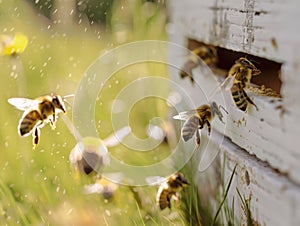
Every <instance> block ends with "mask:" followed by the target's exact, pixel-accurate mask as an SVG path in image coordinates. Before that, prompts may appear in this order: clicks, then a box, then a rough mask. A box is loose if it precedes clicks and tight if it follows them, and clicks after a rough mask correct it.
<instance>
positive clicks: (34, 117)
mask: <svg viewBox="0 0 300 226" xmlns="http://www.w3.org/2000/svg"><path fill="white" fill-rule="evenodd" d="M41 120H42V119H41V115H40V113H39V112H38V111H37V110H31V111H29V112H25V113H24V115H23V117H22V118H21V120H20V123H19V134H20V135H21V136H25V135H27V134H29V133H30V132H31V131H32V130H33V128H34V127H35V126H36V125H37V123H38V122H39V121H41Z"/></svg>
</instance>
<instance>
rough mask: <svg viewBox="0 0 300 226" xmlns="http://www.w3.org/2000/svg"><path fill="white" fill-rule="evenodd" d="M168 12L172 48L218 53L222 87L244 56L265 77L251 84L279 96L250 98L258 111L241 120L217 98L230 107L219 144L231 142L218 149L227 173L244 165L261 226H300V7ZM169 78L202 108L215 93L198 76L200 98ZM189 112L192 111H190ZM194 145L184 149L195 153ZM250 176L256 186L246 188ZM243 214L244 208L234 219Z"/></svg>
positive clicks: (203, 6)
mask: <svg viewBox="0 0 300 226" xmlns="http://www.w3.org/2000/svg"><path fill="white" fill-rule="evenodd" d="M167 6H168V12H169V16H170V22H169V24H168V25H167V31H168V34H169V41H171V42H175V43H177V44H179V45H180V46H185V47H186V48H189V49H193V48H195V47H198V46H201V45H212V46H214V47H215V48H216V49H217V53H218V58H219V62H218V65H217V67H218V68H217V70H212V71H213V73H214V74H215V76H216V78H217V80H218V81H220V82H221V81H222V78H223V79H224V77H222V76H224V73H225V75H226V74H227V71H228V70H229V68H230V67H231V65H233V63H234V61H235V60H236V59H237V58H239V57H242V56H246V57H247V58H248V59H251V60H254V64H256V66H257V67H258V68H260V69H261V72H262V73H261V74H260V75H259V76H257V77H255V78H253V79H252V82H253V83H254V84H256V85H258V86H261V85H264V86H265V87H267V88H272V90H274V91H275V93H277V94H279V95H280V97H274V96H270V95H267V94H265V93H263V92H262V93H258V92H254V91H253V90H247V93H248V95H249V97H250V98H251V99H252V100H253V101H254V103H255V104H256V105H257V107H258V111H257V110H255V108H253V107H250V108H248V110H247V111H246V112H242V111H240V110H238V109H237V108H236V106H235V105H234V102H233V100H232V97H231V94H230V93H227V94H225V95H223V96H221V94H217V95H216V96H215V99H216V100H217V101H220V102H221V103H223V104H225V105H226V110H227V111H228V115H227V116H226V117H227V120H226V125H225V127H224V125H222V124H221V123H214V124H213V128H214V129H215V131H218V132H219V133H220V135H221V138H222V134H224V135H225V136H226V138H225V140H224V142H222V144H221V145H220V147H219V145H217V146H216V147H215V148H217V149H220V150H221V153H226V155H227V156H228V163H227V164H226V170H228V172H230V170H232V168H233V166H234V165H235V164H238V167H237V171H236V179H235V186H236V187H237V188H238V189H239V190H240V191H241V193H242V194H244V195H245V196H250V194H251V196H252V200H255V201H253V203H252V204H251V211H252V212H253V216H254V218H255V220H256V221H257V222H258V223H259V224H260V225H283V224H284V225H300V216H299V214H297V213H300V176H299V175H300V148H299V144H300V141H299V135H300V126H299V116H300V101H299V98H300V92H299V88H298V87H300V51H299V49H300V30H299V25H298V21H299V18H300V3H299V2H298V1H296V0H291V1H289V2H285V1H281V0H275V1H268V0H263V1H255V0H244V1H237V0H222V1H219V0H216V1H209V0H201V1H197V0H189V1H180V0H172V1H169V2H168V5H167ZM169 54H170V55H169V57H170V58H174V55H176V54H177V53H175V52H172V50H170V53H169ZM173 62H174V60H173ZM183 63H184V57H181V59H179V57H178V61H177V65H179V66H178V67H180V65H183ZM170 74H171V78H172V80H174V81H175V82H176V83H179V84H180V85H181V86H183V87H184V88H185V90H186V91H187V92H188V93H189V94H190V96H191V97H192V98H193V100H194V103H195V104H196V105H200V104H203V103H205V98H201V97H200V96H199V93H201V92H203V93H205V94H206V95H207V96H209V93H211V91H212V90H214V89H216V82H215V81H213V80H212V79H211V78H209V77H208V76H205V75H203V74H205V73H203V71H201V70H199V68H195V69H193V77H194V79H195V81H196V83H198V84H199V86H200V88H201V92H199V86H196V85H192V84H191V82H190V81H189V79H187V78H185V79H182V78H180V76H179V70H178V68H174V67H170ZM256 91H257V90H256ZM222 101H223V102H222ZM186 107H187V110H189V109H188V108H189V107H191V106H186ZM203 135H204V134H203ZM204 136H205V135H204ZM216 136H218V135H216ZM212 140H215V141H216V142H217V143H218V142H219V141H218V139H212ZM189 145H190V144H187V145H186V146H185V147H184V148H192V147H191V146H189ZM246 171H247V174H248V175H247V177H250V181H251V183H250V184H248V183H246V182H245V172H246ZM229 174H230V173H229ZM230 195H231V196H236V195H237V194H236V190H235V189H231V194H230ZM235 200H238V197H237V196H236V198H235ZM235 206H236V207H238V206H239V205H238V204H237V205H235ZM279 206H281V207H279ZM242 212H243V211H242V209H241V207H240V208H239V211H235V213H242Z"/></svg>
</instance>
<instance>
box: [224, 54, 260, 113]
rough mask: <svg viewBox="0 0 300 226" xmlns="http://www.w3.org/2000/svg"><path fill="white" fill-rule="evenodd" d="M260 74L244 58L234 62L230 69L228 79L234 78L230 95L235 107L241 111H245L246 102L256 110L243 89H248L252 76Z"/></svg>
mask: <svg viewBox="0 0 300 226" xmlns="http://www.w3.org/2000/svg"><path fill="white" fill-rule="evenodd" d="M260 73H261V71H260V70H259V69H257V68H256V67H255V65H254V64H252V63H251V62H250V61H249V60H247V59H246V58H244V57H241V58H239V59H238V60H236V61H235V64H234V65H233V66H232V67H231V68H230V70H229V72H228V77H235V79H234V83H233V85H232V87H231V95H232V97H233V100H234V103H235V105H236V106H237V108H238V109H240V110H241V111H246V109H247V106H248V102H249V103H250V104H252V105H253V106H255V108H256V110H258V108H257V106H256V105H255V104H254V102H253V101H252V100H251V99H250V98H249V97H248V95H247V93H246V92H245V90H244V88H249V87H250V80H251V78H252V76H256V75H259V74H260Z"/></svg>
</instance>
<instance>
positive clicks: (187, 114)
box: [173, 110, 197, 121]
mask: <svg viewBox="0 0 300 226" xmlns="http://www.w3.org/2000/svg"><path fill="white" fill-rule="evenodd" d="M196 113H197V110H190V111H183V112H180V113H179V114H178V115H175V116H173V119H177V120H181V121H185V120H187V119H188V118H190V117H191V116H192V115H195V114H196Z"/></svg>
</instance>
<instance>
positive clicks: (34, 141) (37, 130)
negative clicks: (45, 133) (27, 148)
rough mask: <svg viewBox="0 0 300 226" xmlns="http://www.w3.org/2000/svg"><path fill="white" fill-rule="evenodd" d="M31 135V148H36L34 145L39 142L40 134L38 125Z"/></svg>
mask: <svg viewBox="0 0 300 226" xmlns="http://www.w3.org/2000/svg"><path fill="white" fill-rule="evenodd" d="M32 136H33V150H34V149H35V148H36V146H37V145H38V143H39V136H40V129H39V127H36V128H35V130H34V133H33V134H32Z"/></svg>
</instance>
